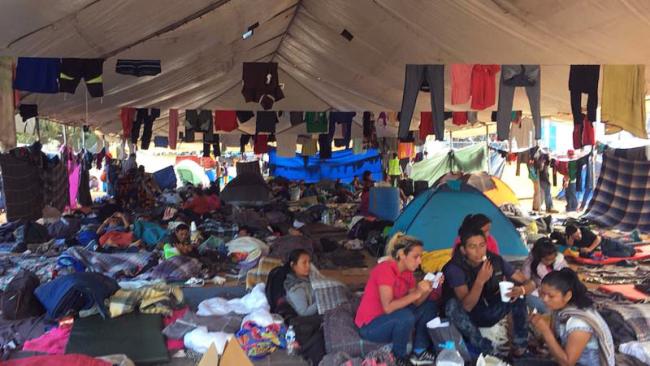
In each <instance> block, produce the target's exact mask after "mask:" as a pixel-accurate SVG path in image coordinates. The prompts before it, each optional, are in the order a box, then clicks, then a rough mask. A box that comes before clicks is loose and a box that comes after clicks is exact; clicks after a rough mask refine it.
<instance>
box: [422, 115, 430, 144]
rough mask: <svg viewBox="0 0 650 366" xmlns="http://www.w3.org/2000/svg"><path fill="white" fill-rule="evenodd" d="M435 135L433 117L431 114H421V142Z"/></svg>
mask: <svg viewBox="0 0 650 366" xmlns="http://www.w3.org/2000/svg"><path fill="white" fill-rule="evenodd" d="M429 135H433V115H432V113H431V112H420V140H426V139H427V136H429Z"/></svg>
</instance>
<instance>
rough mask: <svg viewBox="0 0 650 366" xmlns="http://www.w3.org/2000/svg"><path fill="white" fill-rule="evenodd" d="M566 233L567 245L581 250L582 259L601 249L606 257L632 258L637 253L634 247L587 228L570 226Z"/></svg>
mask: <svg viewBox="0 0 650 366" xmlns="http://www.w3.org/2000/svg"><path fill="white" fill-rule="evenodd" d="M564 233H565V234H564V235H565V237H566V243H567V245H568V246H574V247H578V248H580V256H582V257H590V256H591V255H592V253H593V252H594V251H596V250H597V249H599V248H600V251H601V253H602V254H603V255H604V256H605V257H617V258H623V257H631V256H633V255H634V253H636V251H635V250H634V248H633V247H629V246H627V245H625V244H623V243H621V242H619V241H616V240H613V239H609V238H605V237H603V236H600V235H598V234H595V233H594V232H593V231H591V230H589V229H588V228H586V227H578V226H576V225H568V226H567V227H566V230H565V232H564Z"/></svg>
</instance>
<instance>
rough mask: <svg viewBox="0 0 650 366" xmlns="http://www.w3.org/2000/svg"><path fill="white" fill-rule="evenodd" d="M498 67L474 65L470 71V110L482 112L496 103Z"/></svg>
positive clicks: (499, 68)
mask: <svg viewBox="0 0 650 366" xmlns="http://www.w3.org/2000/svg"><path fill="white" fill-rule="evenodd" d="M499 70H501V67H499V65H474V68H473V69H472V105H471V107H472V109H476V110H479V111H482V110H484V109H486V108H488V107H491V106H493V105H494V103H495V101H496V88H497V84H496V75H497V73H498V72H499Z"/></svg>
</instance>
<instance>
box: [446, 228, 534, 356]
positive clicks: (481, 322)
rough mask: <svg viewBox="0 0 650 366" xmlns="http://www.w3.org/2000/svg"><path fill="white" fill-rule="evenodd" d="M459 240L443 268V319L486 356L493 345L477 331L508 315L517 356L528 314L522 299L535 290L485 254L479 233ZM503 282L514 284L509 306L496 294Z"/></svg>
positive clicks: (522, 347)
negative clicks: (510, 320)
mask: <svg viewBox="0 0 650 366" xmlns="http://www.w3.org/2000/svg"><path fill="white" fill-rule="evenodd" d="M460 238H461V241H460V245H459V246H458V247H457V248H456V249H455V251H454V254H453V256H452V258H451V260H450V261H449V262H448V263H447V264H446V265H445V267H444V268H443V272H444V274H445V284H444V285H445V297H447V298H448V300H447V304H446V307H445V313H446V315H447V317H448V318H449V319H450V321H451V323H452V324H454V325H455V326H456V328H457V329H458V330H459V331H460V333H461V334H462V335H463V337H464V338H465V340H466V341H467V342H468V343H469V344H471V345H472V346H473V347H475V348H476V349H478V350H479V351H480V352H483V353H486V354H490V353H492V352H494V345H493V344H492V343H491V342H490V341H489V340H488V339H487V338H485V337H483V336H482V335H481V333H480V332H479V329H478V328H479V327H491V326H493V325H495V324H497V323H498V322H499V321H500V320H501V319H503V318H504V317H505V316H507V315H508V314H512V317H513V333H514V334H513V341H512V343H513V345H514V351H513V354H514V356H521V355H522V354H523V353H524V352H525V351H526V349H527V346H528V326H527V321H528V314H527V308H526V301H525V300H524V299H523V297H524V296H525V295H526V294H530V293H531V292H533V291H534V290H535V283H534V282H532V281H530V280H528V279H526V277H525V276H524V274H523V273H522V272H521V271H519V270H515V269H514V268H513V266H512V265H511V264H510V263H508V262H506V261H505V260H504V259H503V258H502V257H501V256H499V255H498V254H494V253H491V252H489V251H487V244H486V240H485V236H484V234H483V232H482V231H481V230H479V229H469V230H467V231H466V232H463V233H461V236H460ZM506 280H507V281H512V282H514V283H515V286H514V287H513V288H512V290H511V291H510V293H509V294H508V297H509V298H510V299H511V300H510V302H503V301H502V300H501V296H500V291H499V282H501V281H506Z"/></svg>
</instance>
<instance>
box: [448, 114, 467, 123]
mask: <svg viewBox="0 0 650 366" xmlns="http://www.w3.org/2000/svg"><path fill="white" fill-rule="evenodd" d="M451 123H453V124H455V125H456V126H462V125H466V124H467V112H451Z"/></svg>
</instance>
